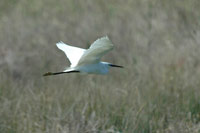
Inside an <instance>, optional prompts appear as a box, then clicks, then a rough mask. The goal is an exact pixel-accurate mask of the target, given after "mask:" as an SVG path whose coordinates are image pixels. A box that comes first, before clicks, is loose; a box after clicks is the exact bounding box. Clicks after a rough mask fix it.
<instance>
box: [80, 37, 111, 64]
mask: <svg viewBox="0 0 200 133" xmlns="http://www.w3.org/2000/svg"><path fill="white" fill-rule="evenodd" d="M112 49H113V44H112V42H111V41H110V40H109V38H108V37H107V36H106V37H102V38H100V39H98V40H96V41H95V42H94V43H92V45H91V46H90V47H89V49H88V50H86V51H85V52H84V54H83V55H82V57H81V58H80V60H79V62H78V65H80V66H81V65H86V64H95V63H98V62H99V61H100V59H101V57H102V56H103V55H105V54H106V53H107V52H109V51H110V50H112Z"/></svg>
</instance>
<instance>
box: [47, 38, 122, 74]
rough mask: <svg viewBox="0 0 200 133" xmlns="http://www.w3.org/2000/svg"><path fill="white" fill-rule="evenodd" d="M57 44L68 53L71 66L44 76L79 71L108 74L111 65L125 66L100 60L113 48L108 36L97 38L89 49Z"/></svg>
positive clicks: (61, 43)
mask: <svg viewBox="0 0 200 133" xmlns="http://www.w3.org/2000/svg"><path fill="white" fill-rule="evenodd" d="M56 45H57V47H58V48H59V49H60V50H62V51H63V52H64V53H65V54H66V56H67V58H68V59H69V61H70V63H71V66H70V67H69V68H67V69H66V70H64V71H62V72H55V73H53V72H47V73H45V74H44V75H43V76H49V75H58V74H64V73H77V72H81V73H88V74H91V73H94V74H107V73H108V71H109V68H110V67H119V68H123V66H119V65H114V64H111V63H108V62H100V59H101V57H102V56H103V55H104V54H106V53H108V52H109V51H110V50H112V49H113V44H112V42H111V41H110V40H109V38H108V37H107V36H106V37H102V38H100V39H97V40H96V41H95V42H94V43H93V44H92V45H91V46H90V47H89V49H87V50H86V49H82V48H77V47H73V46H69V45H67V44H65V43H63V42H59V43H57V44H56Z"/></svg>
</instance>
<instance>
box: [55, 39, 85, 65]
mask: <svg viewBox="0 0 200 133" xmlns="http://www.w3.org/2000/svg"><path fill="white" fill-rule="evenodd" d="M56 45H57V47H58V48H59V49H60V50H62V51H63V52H64V53H65V55H66V56H67V58H68V59H69V61H70V63H71V67H74V66H76V65H77V64H78V62H79V60H80V58H81V56H82V55H83V54H84V52H85V51H86V50H85V49H82V48H77V47H73V46H69V45H67V44H65V43H63V42H59V43H57V44H56Z"/></svg>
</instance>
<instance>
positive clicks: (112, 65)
mask: <svg viewBox="0 0 200 133" xmlns="http://www.w3.org/2000/svg"><path fill="white" fill-rule="evenodd" d="M109 66H111V67H119V68H124V67H123V66H119V65H114V64H109Z"/></svg>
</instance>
